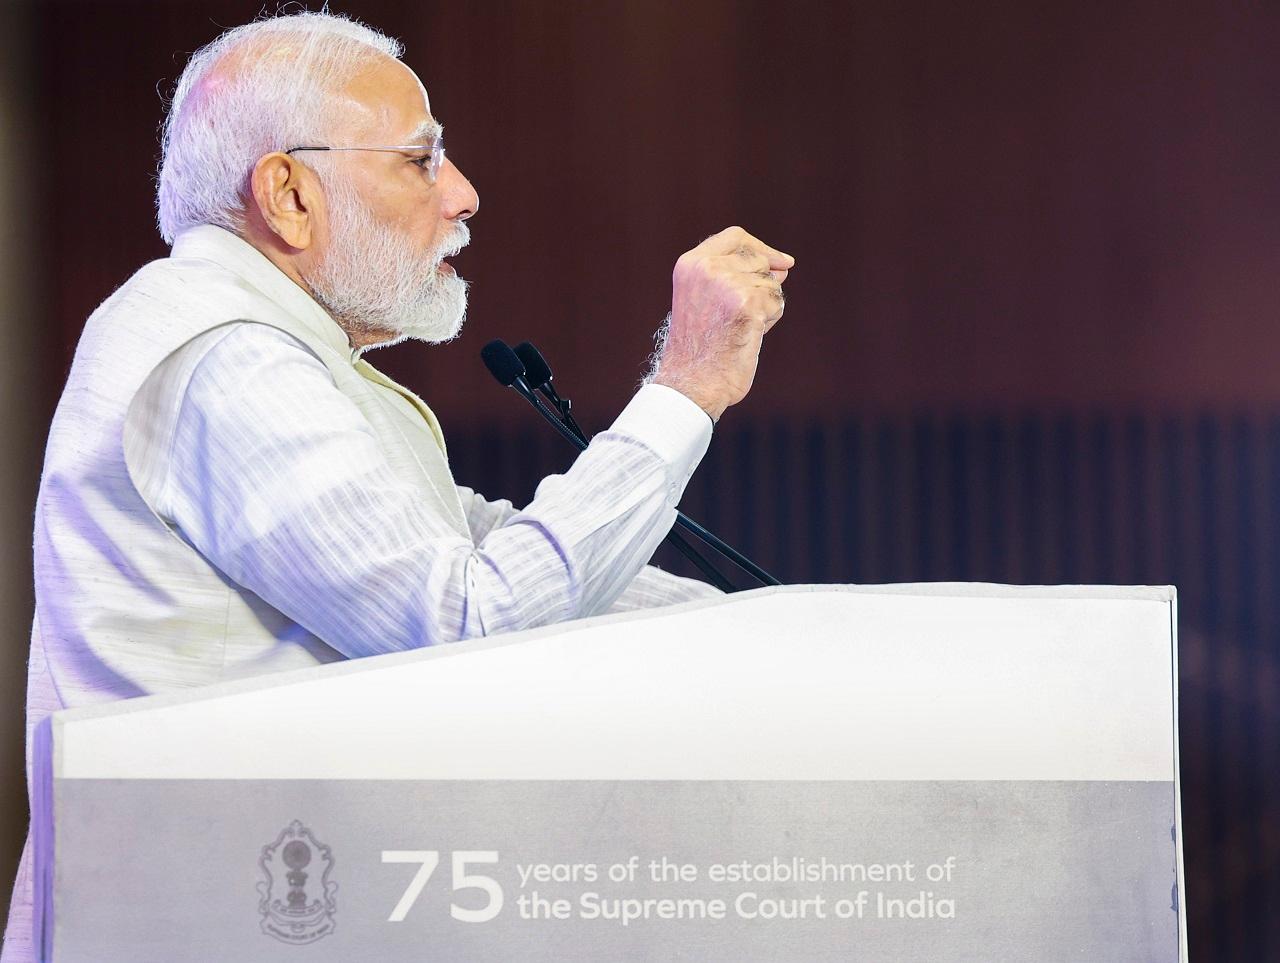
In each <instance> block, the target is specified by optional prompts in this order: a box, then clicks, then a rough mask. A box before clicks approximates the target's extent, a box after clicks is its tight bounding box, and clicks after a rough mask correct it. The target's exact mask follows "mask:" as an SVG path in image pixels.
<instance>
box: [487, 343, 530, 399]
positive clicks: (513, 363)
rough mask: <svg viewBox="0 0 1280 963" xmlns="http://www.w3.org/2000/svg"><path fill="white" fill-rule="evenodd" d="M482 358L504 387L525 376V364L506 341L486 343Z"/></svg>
mask: <svg viewBox="0 0 1280 963" xmlns="http://www.w3.org/2000/svg"><path fill="white" fill-rule="evenodd" d="M480 360H481V361H483V362H484V366H485V367H486V368H488V369H489V374H491V375H493V376H494V378H496V379H497V380H498V384H500V385H502V386H503V387H504V388H510V387H511V386H512V385H513V384H515V382H516V379H517V378H521V377H523V376H524V365H523V364H521V363H520V359H519V358H518V357H516V353H515V352H514V351H512V350H511V348H510V347H508V345H507V343H506V342H505V341H502V340H494V341H490V342H489V343H488V344H486V345H485V346H484V347H483V348H481V349H480Z"/></svg>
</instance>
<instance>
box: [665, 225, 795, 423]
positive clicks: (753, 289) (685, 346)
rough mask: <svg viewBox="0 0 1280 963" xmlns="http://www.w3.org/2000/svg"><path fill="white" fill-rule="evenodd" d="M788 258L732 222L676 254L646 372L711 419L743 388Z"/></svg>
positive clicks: (774, 313) (778, 308)
mask: <svg viewBox="0 0 1280 963" xmlns="http://www.w3.org/2000/svg"><path fill="white" fill-rule="evenodd" d="M794 265H795V258H793V257H792V256H791V255H789V254H783V253H782V252H781V251H778V250H775V249H774V248H771V247H769V245H767V244H765V243H763V242H762V241H759V240H757V239H756V238H754V237H752V236H751V235H750V234H748V233H747V232H746V231H744V230H743V229H742V228H740V227H730V228H727V229H726V230H723V231H721V232H720V233H719V234H713V235H712V236H711V237H709V238H707V239H706V240H705V241H703V242H702V243H701V244H699V245H698V246H697V247H695V248H694V249H693V250H692V251H689V252H688V253H686V254H682V255H681V256H680V260H678V261H676V267H675V271H674V272H672V276H671V282H672V284H671V287H672V294H671V317H670V318H668V319H667V325H666V327H665V329H664V331H663V336H662V341H661V345H660V347H659V352H658V357H657V360H656V364H655V366H654V371H653V375H652V376H651V378H650V380H651V381H652V382H654V383H655V384H660V385H666V386H668V387H670V388H674V389H675V390H677V391H679V392H681V393H682V394H684V395H686V396H687V397H689V398H691V399H692V400H693V401H694V402H695V403H696V404H698V405H699V406H700V407H701V408H702V410H703V411H705V412H706V413H707V414H708V415H710V416H711V418H712V420H717V419H719V417H720V415H721V414H723V413H724V410H725V409H726V408H728V407H729V406H730V405H734V404H737V403H738V402H739V401H741V400H742V399H743V398H745V397H746V395H747V392H748V391H750V390H751V382H752V381H753V380H754V378H755V374H756V364H757V362H758V360H759V356H760V343H761V339H763V338H764V335H765V332H767V331H768V330H769V329H770V328H772V327H773V326H774V325H775V324H777V323H778V319H779V318H781V317H782V309H783V297H782V282H783V281H785V280H786V277H787V272H788V271H789V270H790V269H791V268H792V267H793V266H794Z"/></svg>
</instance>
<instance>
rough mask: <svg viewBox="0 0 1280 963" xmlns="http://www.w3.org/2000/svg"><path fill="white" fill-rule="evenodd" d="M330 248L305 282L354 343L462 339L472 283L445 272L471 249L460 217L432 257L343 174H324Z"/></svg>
mask: <svg viewBox="0 0 1280 963" xmlns="http://www.w3.org/2000/svg"><path fill="white" fill-rule="evenodd" d="M324 182H325V195H326V200H327V201H328V205H327V206H328V212H329V232H330V242H329V250H328V252H327V253H326V254H325V257H324V260H323V261H322V262H321V263H320V265H319V266H318V267H317V268H316V269H315V270H314V271H312V272H309V276H308V275H305V274H304V275H303V278H302V279H303V280H304V281H305V282H306V283H307V285H308V286H309V287H310V288H311V291H312V294H313V295H314V297H315V299H316V301H318V302H319V303H320V305H321V306H322V307H323V308H325V310H327V311H328V312H329V313H330V314H331V315H332V316H333V318H334V320H336V321H337V322H338V323H339V324H340V325H342V327H343V329H344V330H345V331H346V332H347V333H348V335H350V336H351V337H352V339H353V340H360V341H367V340H368V338H369V337H371V336H372V337H374V338H376V339H377V343H378V344H384V345H385V344H395V343H396V342H399V341H403V340H404V339H406V338H416V339H418V340H419V341H426V342H428V343H431V344H439V343H441V342H444V341H449V340H451V339H453V338H456V337H457V336H458V332H459V331H461V330H462V323H463V321H464V320H466V314H467V282H466V281H464V280H463V279H462V278H460V277H458V276H456V275H454V274H445V273H443V272H441V271H440V270H439V267H440V262H441V261H442V260H444V259H445V258H447V257H452V256H453V255H455V254H457V253H458V252H459V251H461V250H462V249H463V248H464V247H466V246H467V242H468V241H470V239H471V232H470V230H469V229H468V228H467V225H466V224H465V223H463V222H462V221H455V222H453V224H452V225H451V226H450V230H449V231H448V233H447V234H445V236H444V237H443V238H442V239H441V241H440V243H439V246H438V247H437V248H436V249H435V250H434V251H432V252H431V253H430V254H428V255H422V254H418V253H417V252H415V251H414V250H413V248H412V245H411V244H410V243H409V242H408V241H407V239H406V238H404V237H403V236H401V235H399V234H397V233H396V232H395V231H394V230H392V229H391V228H389V227H387V226H386V225H385V224H382V223H379V221H378V220H377V219H376V218H375V217H374V216H373V213H372V212H371V211H370V210H369V208H368V207H366V206H365V204H364V201H363V200H361V198H360V197H359V195H358V194H357V193H356V192H355V190H354V189H353V188H352V187H351V185H350V184H349V183H348V182H346V181H345V179H343V178H341V177H326V178H325V179H324Z"/></svg>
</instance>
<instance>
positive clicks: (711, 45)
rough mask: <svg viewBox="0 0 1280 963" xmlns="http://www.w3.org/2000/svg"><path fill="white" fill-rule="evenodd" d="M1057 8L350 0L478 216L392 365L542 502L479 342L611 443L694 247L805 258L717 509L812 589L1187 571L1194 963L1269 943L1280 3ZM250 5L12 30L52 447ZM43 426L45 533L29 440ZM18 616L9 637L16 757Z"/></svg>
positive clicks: (483, 463) (27, 321) (1279, 941)
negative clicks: (83, 354) (215, 56)
mask: <svg viewBox="0 0 1280 963" xmlns="http://www.w3.org/2000/svg"><path fill="white" fill-rule="evenodd" d="M1059 6H1060V7H1061V9H1057V10H1046V9H1044V7H1045V5H1037V4H1030V5H1028V4H1025V3H1013V2H997V0H984V2H981V3H978V4H964V5H955V4H941V3H919V4H903V3H901V2H896V0H868V2H864V3H859V4H854V5H839V4H829V3H811V2H799V3H791V4H784V5H779V4H776V3H766V2H762V0H737V2H732V3H731V2H728V0H700V2H697V3H694V4H689V5H675V4H666V3H654V2H634V0H633V2H613V3H536V4H535V3H526V4H515V3H511V4H507V3H502V4H499V3H472V4H460V3H456V2H455V3H450V4H445V3H404V2H375V0H360V2H357V0H352V2H350V3H346V4H342V5H339V9H341V10H342V11H344V12H350V13H354V14H357V15H359V16H361V17H363V18H365V19H367V20H369V21H370V22H372V23H374V24H376V25H378V26H380V27H382V28H383V29H385V30H387V31H388V32H390V33H393V34H395V35H398V36H400V37H402V38H403V39H404V40H405V41H406V43H407V45H408V54H407V58H406V59H407V60H408V62H409V64H410V65H411V66H413V67H415V68H416V69H417V70H418V71H419V73H420V74H421V76H422V77H423V79H424V81H425V82H426V84H427V87H428V89H429V91H430V92H431V96H432V102H433V106H434V107H435V110H436V112H437V113H438V115H439V116H440V117H441V118H442V119H444V120H445V121H446V123H447V124H448V128H449V147H450V155H451V157H454V158H456V161H457V163H458V164H459V165H460V166H461V167H462V169H463V170H464V171H465V172H466V173H467V174H468V175H469V176H470V177H471V178H472V180H473V181H474V182H475V184H476V186H477V188H478V189H479V192H480V195H481V199H482V204H481V211H480V213H479V215H478V216H477V218H476V219H475V221H474V222H473V227H474V242H473V246H472V248H471V249H469V250H468V251H467V252H465V253H464V254H463V255H462V256H460V257H459V258H458V259H457V261H456V263H457V265H458V267H459V269H460V271H461V272H462V273H463V274H464V275H465V276H467V277H469V278H470V279H471V280H472V281H473V282H474V287H473V290H472V297H473V300H472V303H473V309H472V312H471V319H472V320H471V321H470V322H469V325H468V328H467V331H466V333H465V335H464V336H463V338H462V339H460V340H459V341H458V342H456V343H454V344H452V345H449V346H445V347H441V348H432V349H426V348H422V347H417V346H402V347H398V348H395V349H391V350H389V351H387V352H383V353H382V354H381V355H380V356H379V357H378V358H377V359H376V360H378V361H379V362H380V363H381V364H382V365H383V366H384V367H386V368H388V369H389V370H390V371H391V372H392V373H393V374H395V375H397V376H398V377H400V378H401V379H403V380H405V381H406V382H408V383H409V384H411V385H413V386H414V387H415V388H417V389H418V390H419V391H421V392H422V393H423V394H425V395H426V396H427V397H428V398H429V399H430V400H431V401H432V403H433V405H435V406H436V408H437V410H438V411H439V412H440V413H441V415H442V418H443V420H444V422H445V427H446V430H447V431H448V433H449V435H450V438H451V439H452V440H453V447H454V451H455V460H456V462H457V467H458V472H459V474H460V475H462V476H463V477H464V480H466V481H471V482H474V483H477V484H479V485H481V486H483V487H485V488H486V489H488V490H490V491H492V492H493V493H494V494H506V495H512V496H515V497H520V496H522V495H527V493H528V490H529V488H530V487H531V486H532V484H533V481H534V478H535V477H536V474H537V472H538V471H539V470H544V469H552V468H554V467H556V465H557V464H561V463H563V458H564V456H562V455H560V454H558V453H555V452H554V451H553V448H552V446H553V444H554V441H553V440H550V439H547V440H541V441H536V442H527V441H523V440H520V438H519V436H518V435H515V434H513V433H512V432H513V430H514V429H515V428H524V427H530V428H532V429H533V430H535V431H536V430H537V429H536V428H535V427H534V426H532V424H531V423H530V422H528V420H527V417H528V416H526V414H525V413H524V412H523V411H519V410H515V409H516V402H515V401H514V400H513V399H512V398H510V397H508V396H507V394H508V393H504V392H501V391H499V390H498V389H497V387H496V386H494V385H493V384H492V382H491V381H490V380H489V378H488V376H487V375H486V374H485V373H484V372H483V370H482V368H481V367H480V366H479V364H478V362H477V361H476V353H477V351H478V348H479V346H480V345H481V344H483V343H484V342H485V341H487V340H488V339H489V338H492V337H498V336H501V337H505V338H507V339H508V340H510V341H516V340H520V339H522V338H525V337H528V338H532V339H533V340H535V341H537V342H538V343H539V344H540V345H541V346H542V347H543V349H544V351H546V353H547V354H548V355H549V356H550V357H551V359H552V361H553V363H554V365H555V368H556V371H557V373H558V375H559V380H560V382H563V383H565V384H567V385H568V386H569V387H571V388H572V394H573V396H574V398H575V401H576V403H577V406H578V408H579V409H580V410H582V411H584V412H586V413H587V414H586V417H585V421H586V423H588V424H594V425H596V426H599V425H601V424H603V423H605V422H607V420H608V419H609V417H610V416H611V415H612V414H613V413H614V412H615V411H616V410H617V409H618V408H620V407H621V405H622V404H623V403H624V402H625V399H626V397H627V396H628V394H629V393H630V391H631V390H632V388H633V386H634V384H635V382H636V380H637V378H638V377H639V375H640V372H641V362H642V359H643V358H644V357H645V355H646V354H647V353H648V351H649V349H650V347H651V342H650V335H651V333H652V331H653V329H654V327H655V326H656V324H657V322H658V321H659V320H660V318H661V317H662V316H663V314H664V313H665V311H666V308H667V304H668V298H669V272H670V269H671V264H672V262H673V260H674V258H675V256H676V255H678V254H679V253H680V252H681V251H682V250H684V249H685V248H687V247H689V246H691V245H692V244H694V243H696V242H697V241H698V240H699V239H701V238H702V237H703V236H705V235H706V234H709V233H711V232H712V231H714V230H716V229H718V228H720V227H723V226H725V225H727V224H729V223H741V224H743V225H745V226H746V227H747V228H748V229H750V230H752V231H753V232H756V233H758V234H760V235H761V236H763V237H764V238H766V239H767V240H769V241H770V242H772V243H774V244H776V245H778V246H780V247H783V248H784V249H786V250H788V251H790V252H791V253H793V254H795V255H796V257H797V260H798V264H797V268H796V270H795V272H794V273H793V276H792V279H791V280H790V281H789V282H788V313H787V318H786V320H785V322H784V324H783V326H782V327H781V328H779V329H778V330H777V332H776V333H775V334H772V335H771V336H770V338H769V340H768V343H767V345H766V350H765V354H764V358H763V366H762V370H761V375H760V377H759V379H758V382H757V387H756V389H755V391H754V392H753V393H752V395H751V397H750V398H749V399H748V400H747V401H746V402H745V403H744V404H743V405H742V406H741V407H740V408H739V409H737V410H735V411H733V412H731V413H730V414H729V415H728V416H727V418H726V421H725V423H724V426H723V428H722V429H721V430H720V431H719V432H718V436H717V441H716V444H715V447H714V449H713V452H712V456H711V457H710V458H709V460H708V462H707V464H706V465H705V466H704V469H703V470H702V472H701V473H700V476H699V478H698V479H697V481H696V482H695V487H694V489H693V490H692V491H691V493H690V500H691V503H693V504H696V505H697V506H698V507H699V508H701V509H702V511H703V512H704V514H707V515H709V516H711V517H712V518H713V519H714V520H715V521H716V522H717V523H718V524H719V526H720V527H721V528H722V529H723V530H724V533H725V534H727V535H729V536H730V537H737V538H738V539H739V540H740V541H742V542H744V543H745V544H746V545H747V546H748V547H750V548H751V549H752V550H753V551H755V552H757V553H758V554H760V555H761V560H762V561H764V562H766V563H767V564H768V565H772V566H773V567H775V568H776V569H777V570H778V574H779V575H781V576H782V577H783V578H784V579H786V580H790V581H801V580H813V581H819V580H832V581H838V580H853V579H857V580H862V581H882V580H900V579H912V578H931V579H948V578H992V579H1004V580H1011V581H1040V580H1043V581H1076V580H1079V581H1133V582H1166V581H1170V582H1175V583H1177V584H1178V585H1179V586H1180V588H1181V590H1182V617H1183V628H1184V649H1185V653H1184V673H1185V678H1184V691H1183V703H1184V710H1185V714H1186V718H1185V720H1184V731H1183V740H1184V763H1183V764H1184V784H1185V788H1186V802H1185V809H1186V815H1187V826H1188V837H1187V853H1188V872H1189V876H1190V881H1189V882H1190V886H1189V889H1190V893H1189V894H1188V907H1189V912H1190V916H1191V939H1192V945H1193V952H1196V955H1198V956H1200V957H1201V958H1206V957H1205V955H1204V954H1209V955H1208V957H1207V958H1211V959H1216V960H1227V959H1240V960H1257V959H1263V958H1265V957H1266V956H1267V955H1268V954H1270V955H1271V956H1272V957H1274V956H1275V955H1276V954H1277V953H1280V924H1278V923H1277V922H1276V916H1275V914H1274V907H1275V906H1276V905H1280V868H1278V865H1280V776H1278V775H1277V773H1278V772H1280V744H1278V742H1277V736H1276V734H1277V732H1280V712H1277V700H1278V699H1280V643H1278V641H1277V632H1278V631H1280V616H1278V615H1277V612H1276V606H1275V604H1274V601H1273V596H1274V594H1275V587H1276V585H1277V579H1278V578H1280V521H1278V520H1276V519H1274V518H1273V512H1274V509H1273V506H1275V505H1277V504H1280V420H1277V415H1278V414H1280V374H1278V373H1277V371H1276V365H1275V362H1274V359H1276V358H1277V357H1280V326H1277V324H1276V323H1275V320H1274V318H1273V314H1274V312H1273V306H1274V305H1275V304H1276V302H1277V296H1278V294H1280V281H1277V279H1276V278H1277V274H1278V273H1280V272H1277V270H1276V269H1275V262H1276V260H1277V255H1278V254H1280V216H1278V215H1280V178H1277V176H1276V174H1275V170H1276V158H1277V157H1280V150H1277V148H1280V123H1278V122H1277V121H1278V119H1280V103H1278V102H1277V101H1278V100H1280V58H1277V57H1276V55H1275V52H1276V50H1277V49H1280V46H1278V45H1277V41H1280V13H1277V11H1276V9H1275V8H1274V7H1273V6H1269V5H1263V4H1233V5H1230V7H1229V8H1227V5H1213V4H1203V5H1188V4H1182V5H1169V4H1167V3H1154V2H1126V3H1122V4H1120V5H1118V6H1116V5H1112V6H1109V7H1107V8H1105V9H1104V8H1101V7H1097V8H1094V7H1091V6H1089V5H1084V7H1085V8H1084V9H1081V8H1080V6H1079V5H1059ZM259 7H260V4H259V2H258V0H251V2H202V3H187V2H159V0H155V2H145V3H144V2H133V3H106V2H68V0H53V2H46V3H43V4H40V5H38V6H36V7H34V8H32V9H30V10H29V11H28V14H29V16H28V17H27V19H26V20H25V21H17V20H15V21H14V31H16V32H15V33H13V34H12V36H13V37H21V38H23V39H22V40H16V39H15V40H12V41H11V42H12V43H13V45H14V46H15V48H20V52H21V53H24V54H25V55H26V56H27V60H28V66H27V67H25V68H23V69H22V70H21V71H20V72H18V73H17V74H16V76H17V80H16V81H15V82H14V84H15V86H14V87H13V88H12V90H16V91H17V92H18V93H21V94H23V95H24V96H23V97H22V98H21V102H22V103H23V104H24V105H25V106H26V108H27V112H28V114H29V116H31V117H34V118H36V119H35V121H34V122H33V123H31V124H30V126H28V127H25V128H23V129H21V130H13V128H12V127H11V130H13V132H14V133H15V134H18V135H20V136H16V137H15V138H14V140H15V141H16V142H18V146H19V148H20V150H19V153H20V154H21V156H22V158H24V159H25V162H26V163H27V164H28V167H27V169H26V173H24V174H22V175H21V178H20V179H17V180H13V181H12V183H13V184H14V185H16V188H15V190H16V193H17V194H18V195H19V196H20V197H24V198H26V200H27V201H28V202H29V208H30V209H31V210H32V211H34V212H35V216H34V218H33V219H32V221H31V223H30V224H29V225H28V230H27V234H26V241H27V245H28V250H31V251H34V252H36V253H35V256H34V261H35V262H36V263H35V266H34V267H33V268H32V269H31V270H30V271H29V272H28V273H27V275H26V278H25V281H26V289H27V290H29V291H30V292H31V294H32V296H33V298H34V303H35V304H36V307H35V309H34V310H33V311H32V312H31V314H30V316H29V317H22V318H14V317H10V318H7V319H6V322H5V323H6V324H7V325H8V326H9V328H10V329H12V330H13V331H18V330H28V329H29V328H34V330H36V331H37V332H39V334H40V345H39V347H37V348H35V349H31V356H30V358H28V359H26V360H27V361H28V362H29V363H28V365H27V368H26V372H27V374H26V377H27V378H29V382H28V383H27V387H26V391H25V393H24V396H25V397H28V398H29V399H30V400H29V402H28V404H27V405H26V408H25V410H24V411H23V412H22V414H21V416H18V415H16V414H14V413H12V412H11V413H9V414H8V415H7V417H8V418H9V419H11V420H12V419H14V418H18V417H20V418H21V421H22V424H24V425H30V424H34V425H35V426H36V430H34V431H32V432H31V434H32V435H39V434H40V433H41V430H42V428H43V425H44V424H45V423H46V422H47V419H48V416H49V413H50V412H51V410H52V405H53V403H54V402H55V401H56V397H57V394H58V392H59V390H60V387H61V381H62V377H63V375H64V373H65V370H66V367H67V365H68V363H69V359H70V355H71V352H72V350H73V348H74V344H75V341H76V338H77V335H78V332H79V329H80V326H81V324H82V322H83V319H84V317H85V316H86V315H87V313H88V312H89V311H90V310H92V308H93V307H94V306H95V305H96V304H97V303H98V302H99V301H100V300H101V299H102V298H103V297H104V296H105V295H107V294H108V293H109V292H110V291H111V290H112V289H113V288H114V287H115V286H117V285H118V284H119V283H120V282H121V281H122V280H123V279H124V278H125V277H127V276H128V274H129V273H130V272H131V271H132V270H134V269H135V268H136V267H137V266H138V265H139V264H140V263H142V262H143V261H145V260H147V259H149V258H152V257H157V256H162V255H163V254H164V253H165V249H164V246H163V245H162V243H161V242H160V240H159V238H158V236H157V235H156V233H155V231H154V229H153V228H152V226H151V225H152V214H151V191H152V174H153V171H154V169H155V160H156V150H157V146H156V145H157V140H156V128H157V125H158V124H159V122H160V119H161V115H162V112H161V102H160V98H159V96H158V95H157V87H159V88H160V89H162V90H163V89H164V88H165V87H166V86H167V85H169V84H171V83H172V81H173V80H174V79H175V78H176V76H177V74H178V73H179V71H180V69H181V65H182V63H183V61H184V58H185V55H186V53H187V52H189V51H191V50H193V49H194V48H196V47H197V46H199V45H200V44H202V43H205V42H207V41H208V40H210V39H212V37H213V36H214V35H215V34H216V33H217V32H218V27H219V25H230V24H235V23H239V22H242V21H244V20H245V19H247V18H251V17H253V16H254V15H255V14H257V12H258V10H259ZM16 62H17V61H15V63H16ZM24 88H25V89H24ZM12 169H13V168H10V170H12ZM11 178H12V175H11ZM15 377H18V376H15ZM12 434H13V432H12V431H11V435H12ZM15 437H16V436H15ZM14 444H15V446H16V447H17V450H18V451H19V452H23V453H25V460H22V461H20V462H18V464H19V465H20V466H21V468H20V471H19V479H18V482H17V483H16V487H15V491H16V492H18V494H16V495H14V496H13V498H15V499H16V500H17V502H16V503H17V504H18V505H19V509H20V510H18V511H16V512H15V513H13V514H14V517H15V518H17V521H16V522H14V523H13V524H12V525H11V531H10V533H9V536H8V539H9V541H8V544H11V545H22V544H23V543H24V540H25V539H27V538H28V537H29V533H28V532H26V531H25V529H24V528H23V524H24V521H23V520H24V519H29V513H30V501H29V500H27V501H26V502H25V503H24V502H23V498H24V497H25V498H27V499H29V498H30V491H31V490H33V488H32V486H33V485H34V481H33V479H34V477H35V475H36V474H37V473H38V464H39V452H38V449H37V448H36V447H35V445H33V444H32V443H31V442H15V443H14ZM504 446H505V447H504ZM516 448H519V449H520V450H521V451H522V452H525V454H521V455H520V456H519V457H516V456H515V455H513V454H512V451H513V450H514V449H516ZM23 472H25V474H23ZM24 486H25V487H24ZM23 493H25V495H24V494H23ZM712 493H714V495H715V497H711V496H712ZM17 554H20V553H17ZM24 578H29V575H26V576H24V575H23V573H22V572H21V571H18V572H16V573H15V574H14V579H15V581H16V582H17V583H18V584H21V585H25V584H26V583H25V582H24V581H23V579H24ZM28 617H29V611H24V610H23V604H22V600H21V599H20V600H19V601H18V602H16V603H15V604H14V606H13V614H12V616H11V617H10V618H9V619H8V623H9V625H10V632H9V635H10V638H11V639H12V642H11V643H10V644H9V645H8V647H7V648H6V650H5V651H6V652H7V654H6V655H5V656H4V658H5V668H4V669H3V674H4V676H5V678H6V680H7V681H6V690H5V691H8V692H11V693H14V694H13V695H11V697H10V699H9V704H8V705H7V706H6V712H5V717H4V719H5V723H6V725H7V726H8V728H7V730H6V734H5V738H6V743H5V750H6V752H7V755H6V756H5V758H6V759H8V760H10V761H11V762H13V764H15V765H16V760H17V759H18V758H19V753H20V738H19V735H18V731H19V728H18V727H19V719H20V707H17V706H16V704H15V703H14V701H13V700H15V699H18V698H20V690H21V683H20V673H21V661H22V658H23V653H24V646H25V640H24V636H25V624H24V623H25V620H26V619H27V618H28ZM13 680H19V681H17V682H14V681H13ZM9 771H13V770H12V769H10V770H9ZM5 792H6V802H7V804H8V806H9V807H10V809H11V811H13V812H15V813H16V812H18V810H19V807H20V806H21V799H22V793H21V787H20V785H19V784H18V783H17V781H16V780H15V781H13V782H11V783H6V784H5ZM18 818H19V817H15V819H14V820H12V821H11V824H10V828H9V829H8V831H7V837H6V838H7V839H8V840H9V841H10V844H11V847H12V846H16V844H14V843H12V840H15V839H17V838H18V836H19V830H18V829H17V828H16V824H17V819H18ZM8 852H9V853H10V854H11V856H12V858H16V850H14V849H13V848H10V850H8Z"/></svg>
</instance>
